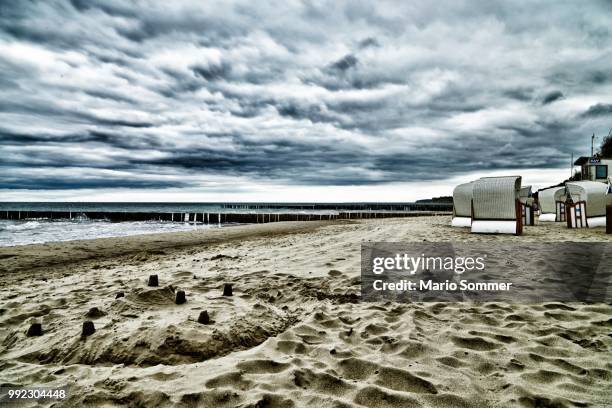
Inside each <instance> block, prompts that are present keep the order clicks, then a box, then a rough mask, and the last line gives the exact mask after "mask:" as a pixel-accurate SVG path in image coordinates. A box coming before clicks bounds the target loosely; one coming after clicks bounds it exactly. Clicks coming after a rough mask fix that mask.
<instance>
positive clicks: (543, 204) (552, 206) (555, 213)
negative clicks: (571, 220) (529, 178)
mask: <svg viewBox="0 0 612 408" xmlns="http://www.w3.org/2000/svg"><path fill="white" fill-rule="evenodd" d="M565 199H566V196H565V187H550V188H546V189H543V190H540V191H539V192H538V203H539V204H540V222H554V221H557V222H559V221H565Z"/></svg>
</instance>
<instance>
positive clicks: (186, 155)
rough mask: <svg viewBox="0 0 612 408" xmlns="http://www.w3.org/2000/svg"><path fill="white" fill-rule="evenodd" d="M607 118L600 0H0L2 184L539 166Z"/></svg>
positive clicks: (297, 192) (198, 190) (264, 180)
mask: <svg viewBox="0 0 612 408" xmlns="http://www.w3.org/2000/svg"><path fill="white" fill-rule="evenodd" d="M610 127H612V2H610V1H588V2H575V1H567V2H564V1H550V2H546V1H534V2H529V1H521V2H495V1H488V2H462V1H448V2H431V1H422V2H399V1H398V2H386V1H372V2H360V1H351V2H341V1H329V2H326V1H313V2H309V1H279V2H253V1H245V2H230V1H221V2H213V1H192V2H186V1H172V2H167V1H164V2H162V1H159V2H154V1H136V2H125V1H112V0H100V1H86V0H73V1H49V0H46V1H19V2H8V1H0V172H1V173H0V174H1V176H0V200H114V201H126V200H127V201H139V200H152V201H172V200H180V201H224V200H238V201H283V200H290V201H351V200H359V201H380V200H385V201H407V200H413V199H417V198H426V197H430V196H432V195H442V194H449V193H450V192H451V191H452V186H453V185H454V184H455V183H457V182H459V181H463V180H467V179H472V178H474V177H477V176H480V175H485V174H521V175H523V178H524V180H525V182H532V183H534V184H535V185H536V186H538V185H547V184H553V183H557V182H559V181H561V180H562V179H563V178H566V177H567V176H568V175H569V172H570V168H569V167H570V157H571V154H572V153H573V154H574V156H575V157H577V156H580V155H586V154H588V153H589V152H590V135H591V134H592V133H595V134H596V136H597V137H598V138H599V140H601V138H602V137H603V136H605V135H606V134H607V133H608V130H609V129H610Z"/></svg>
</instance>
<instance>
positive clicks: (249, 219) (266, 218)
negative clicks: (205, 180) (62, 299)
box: [0, 210, 450, 224]
mask: <svg viewBox="0 0 612 408" xmlns="http://www.w3.org/2000/svg"><path fill="white" fill-rule="evenodd" d="M449 214H450V212H448V211H341V212H337V213H328V214H323V213H320V214H315V213H234V212H228V213H206V212H203V213H194V212H185V213H182V212H171V213H152V212H103V211H87V212H71V211H17V210H7V211H0V219H6V220H25V219H51V220H61V219H79V218H83V219H91V220H107V221H110V222H122V221H170V222H187V223H193V224H227V223H235V224H261V223H269V222H281V221H323V220H338V219H367V218H396V217H419V216H426V215H449Z"/></svg>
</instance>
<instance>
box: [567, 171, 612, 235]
mask: <svg viewBox="0 0 612 408" xmlns="http://www.w3.org/2000/svg"><path fill="white" fill-rule="evenodd" d="M565 187H566V189H567V195H568V198H571V201H572V203H571V204H568V205H567V208H566V211H567V226H568V228H584V227H589V228H594V227H601V226H605V225H606V204H607V203H608V194H607V193H608V186H607V185H606V184H604V183H598V182H596V181H570V182H567V183H565Z"/></svg>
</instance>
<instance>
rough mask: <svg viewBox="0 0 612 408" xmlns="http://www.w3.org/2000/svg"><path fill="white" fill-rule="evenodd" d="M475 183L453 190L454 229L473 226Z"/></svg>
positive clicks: (452, 222)
mask: <svg viewBox="0 0 612 408" xmlns="http://www.w3.org/2000/svg"><path fill="white" fill-rule="evenodd" d="M473 183H474V182H473V181H470V182H469V183H464V184H459V185H458V186H457V187H455V189H454V190H453V220H452V221H451V226H453V227H468V228H469V227H471V226H472V186H473Z"/></svg>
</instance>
